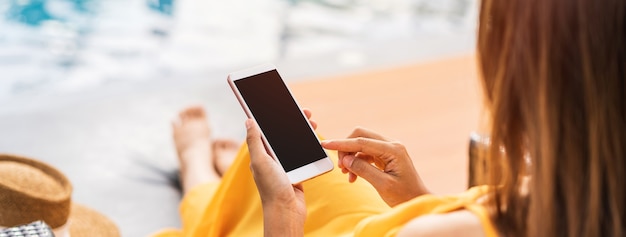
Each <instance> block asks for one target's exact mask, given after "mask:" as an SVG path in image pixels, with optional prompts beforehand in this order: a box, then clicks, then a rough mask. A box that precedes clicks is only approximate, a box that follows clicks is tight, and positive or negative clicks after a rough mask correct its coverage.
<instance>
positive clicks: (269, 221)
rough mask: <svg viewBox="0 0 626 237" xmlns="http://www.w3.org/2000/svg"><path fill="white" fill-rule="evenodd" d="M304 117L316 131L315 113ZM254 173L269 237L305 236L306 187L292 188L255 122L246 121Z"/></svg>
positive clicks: (305, 112) (306, 111)
mask: <svg viewBox="0 0 626 237" xmlns="http://www.w3.org/2000/svg"><path fill="white" fill-rule="evenodd" d="M303 112H304V114H305V115H306V117H307V119H309V122H310V123H311V125H312V127H313V128H314V129H315V128H317V124H316V123H315V122H314V121H312V120H310V118H311V111H309V110H307V109H305V110H304V111H303ZM246 129H247V137H246V141H247V143H248V151H249V152H250V169H251V170H252V176H253V177H254V182H255V183H256V186H257V189H258V190H259V194H260V196H261V203H262V205H263V223H264V231H265V236H302V235H303V234H304V221H305V218H306V205H305V202H304V191H303V189H302V185H301V184H298V185H295V186H294V185H292V184H291V182H290V181H289V179H288V178H287V174H286V173H285V171H284V170H283V168H282V167H281V166H280V165H279V164H278V163H277V162H276V161H275V160H274V159H273V158H272V157H271V156H270V155H268V154H267V151H266V150H265V146H264V145H263V142H262V140H261V132H260V131H259V128H258V126H257V125H256V123H255V122H254V120H252V119H248V120H247V121H246Z"/></svg>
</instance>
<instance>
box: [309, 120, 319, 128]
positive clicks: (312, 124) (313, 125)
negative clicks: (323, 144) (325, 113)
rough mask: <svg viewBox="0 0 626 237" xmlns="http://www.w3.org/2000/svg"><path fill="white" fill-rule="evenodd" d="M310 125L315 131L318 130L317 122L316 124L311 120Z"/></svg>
mask: <svg viewBox="0 0 626 237" xmlns="http://www.w3.org/2000/svg"><path fill="white" fill-rule="evenodd" d="M309 123H311V127H313V130H316V129H317V122H315V121H314V120H310V119H309Z"/></svg>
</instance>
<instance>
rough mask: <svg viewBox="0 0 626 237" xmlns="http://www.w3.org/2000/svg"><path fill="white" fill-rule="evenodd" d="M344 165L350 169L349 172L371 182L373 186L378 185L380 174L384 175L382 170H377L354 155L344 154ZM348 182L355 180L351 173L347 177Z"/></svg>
mask: <svg viewBox="0 0 626 237" xmlns="http://www.w3.org/2000/svg"><path fill="white" fill-rule="evenodd" d="M343 165H344V166H346V167H347V168H348V170H350V174H353V175H358V176H360V177H362V178H364V179H365V180H367V181H368V182H369V183H371V184H372V185H373V186H374V187H376V186H377V185H378V183H379V182H380V181H381V180H382V178H381V175H386V174H385V173H384V172H382V171H381V170H379V169H378V168H376V167H374V166H372V165H370V163H367V162H366V161H364V160H361V159H358V158H356V157H354V156H346V158H345V159H344V164H343ZM348 180H349V181H350V182H354V181H356V177H353V176H352V175H351V176H350V177H348Z"/></svg>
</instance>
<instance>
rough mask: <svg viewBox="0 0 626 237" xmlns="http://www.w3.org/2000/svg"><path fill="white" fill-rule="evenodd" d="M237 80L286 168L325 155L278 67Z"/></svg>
mask: <svg viewBox="0 0 626 237" xmlns="http://www.w3.org/2000/svg"><path fill="white" fill-rule="evenodd" d="M234 83H235V85H236V86H237V88H238V89H239V93H240V94H241V96H242V97H243V100H244V101H245V102H246V104H247V105H248V108H249V109H250V112H251V113H252V115H253V116H254V118H255V119H256V121H257V124H258V125H259V127H260V128H261V130H262V131H263V134H265V138H266V139H267V142H268V143H269V144H270V145H271V147H272V148H273V150H274V153H275V154H276V156H277V157H276V158H278V159H279V160H280V163H281V164H282V166H283V168H284V169H285V171H286V172H289V171H292V170H295V169H297V168H300V167H302V166H305V165H307V164H309V163H312V162H315V161H318V160H320V159H323V158H325V157H326V153H325V152H324V150H323V148H322V146H321V145H320V144H319V142H318V140H317V138H316V135H315V133H314V132H313V131H311V128H310V127H309V124H308V121H307V120H306V117H304V116H303V115H302V112H301V111H300V109H299V108H298V105H297V104H296V102H295V100H294V99H293V97H292V96H291V93H289V90H288V89H287V86H286V85H285V83H284V82H283V80H282V79H281V77H280V75H279V74H278V71H276V70H271V71H267V72H264V73H261V74H257V75H253V76H250V77H246V78H243V79H239V80H235V81H234Z"/></svg>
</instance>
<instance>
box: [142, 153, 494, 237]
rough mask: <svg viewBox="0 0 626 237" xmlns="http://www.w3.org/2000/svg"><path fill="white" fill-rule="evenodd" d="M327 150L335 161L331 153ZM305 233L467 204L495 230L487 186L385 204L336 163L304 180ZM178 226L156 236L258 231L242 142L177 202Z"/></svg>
mask: <svg viewBox="0 0 626 237" xmlns="http://www.w3.org/2000/svg"><path fill="white" fill-rule="evenodd" d="M329 155H331V157H332V158H333V159H334V161H335V163H336V162H337V158H336V153H335V152H329ZM303 185H304V192H305V200H306V204H307V218H306V223H305V226H304V232H305V235H306V236H395V235H396V233H397V232H398V230H399V229H400V228H401V227H402V226H403V225H404V224H406V223H407V222H409V221H410V220H412V219H414V218H416V217H418V216H422V215H427V214H437V213H447V212H451V211H455V210H459V209H467V210H469V211H471V212H472V213H474V214H475V215H476V216H478V217H479V219H480V221H481V223H482V226H483V229H484V231H485V233H486V236H490V237H491V236H497V234H496V232H495V229H494V227H493V225H492V223H491V222H490V220H489V218H488V215H487V211H486V210H485V208H484V207H482V206H481V205H480V204H477V203H476V199H478V198H479V197H481V196H482V195H483V194H484V193H485V191H486V187H478V188H472V189H469V190H467V191H466V192H463V193H461V194H459V195H454V196H436V195H422V196H420V197H417V198H414V199H412V200H410V201H408V202H405V203H403V204H400V205H397V206H396V207H394V208H390V207H389V206H387V204H386V203H385V202H384V201H383V200H382V199H381V198H380V196H379V195H378V193H377V192H376V190H375V189H374V188H373V187H372V186H371V185H370V184H369V183H367V182H366V181H364V180H363V179H358V180H357V181H356V182H355V183H348V181H347V176H346V175H344V174H342V173H341V171H340V170H339V169H334V170H333V171H331V172H329V173H327V174H324V175H322V176H319V177H317V178H314V179H312V180H309V181H306V182H304V184H303ZM180 215H181V219H182V228H181V229H168V230H163V231H161V232H159V233H157V234H155V235H154V236H155V237H181V236H184V237H209V236H260V235H262V233H263V214H262V209H261V200H260V198H259V194H258V192H257V190H256V186H255V184H254V180H253V178H252V174H251V172H250V156H249V154H248V148H247V146H246V145H245V144H244V146H242V148H241V149H240V151H239V153H238V155H237V158H236V159H235V161H234V163H233V165H232V167H231V168H230V169H229V170H228V171H227V172H226V173H225V174H224V177H223V178H222V181H221V182H219V183H207V184H203V185H199V186H197V187H195V188H193V189H192V190H190V191H189V192H188V193H187V194H186V195H185V197H184V198H183V200H182V202H181V204H180Z"/></svg>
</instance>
